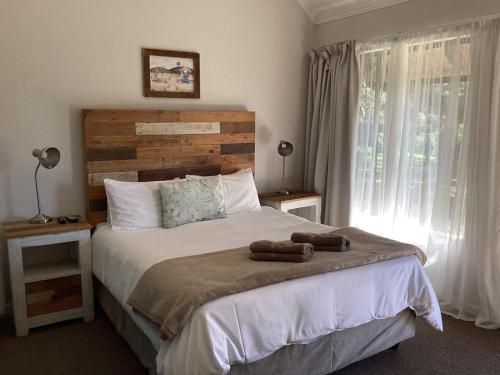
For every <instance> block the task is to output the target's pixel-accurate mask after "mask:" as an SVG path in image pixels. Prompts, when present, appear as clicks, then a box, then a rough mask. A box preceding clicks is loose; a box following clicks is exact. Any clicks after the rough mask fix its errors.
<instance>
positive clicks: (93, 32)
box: [0, 0, 313, 313]
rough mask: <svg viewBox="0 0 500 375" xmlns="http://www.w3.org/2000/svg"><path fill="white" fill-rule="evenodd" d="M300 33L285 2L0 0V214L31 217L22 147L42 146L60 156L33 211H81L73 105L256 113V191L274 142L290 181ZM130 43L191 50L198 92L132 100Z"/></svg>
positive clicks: (301, 17) (297, 178) (306, 36)
mask: <svg viewBox="0 0 500 375" xmlns="http://www.w3.org/2000/svg"><path fill="white" fill-rule="evenodd" d="M312 33H313V26H312V24H311V23H310V22H309V20H308V18H307V17H306V16H305V14H304V12H303V10H302V8H300V6H299V5H298V4H297V2H296V1H295V0H272V1H269V0H211V1H206V0H175V1H171V0H148V1H138V0H105V1H102V0H85V1H67V0H50V1H39V0H30V1H28V0H23V1H19V0H2V2H1V5H0V50H1V58H0V221H3V220H6V219H13V218H26V217H30V216H31V215H33V214H34V213H35V197H34V194H35V191H34V187H33V171H34V168H35V159H34V158H33V157H32V156H31V151H32V149H33V148H35V147H43V146H49V145H50V146H56V147H58V148H59V149H60V151H61V162H60V164H59V165H58V166H57V167H56V168H55V169H53V170H51V171H47V170H41V171H40V172H41V173H40V186H41V199H42V204H43V210H44V211H45V212H46V213H47V214H49V215H61V214H72V213H84V178H83V173H82V170H83V164H82V141H81V138H82V133H81V124H80V109H81V108H153V109H157V108H162V109H222V110H223V109H229V110H251V111H256V115H257V142H256V179H257V184H258V187H259V189H260V190H269V189H275V188H277V187H278V186H279V176H280V172H281V169H280V168H281V161H280V159H279V157H278V155H277V153H276V152H275V146H276V144H277V142H278V141H279V140H280V139H282V138H284V139H288V140H291V141H292V142H294V143H295V144H296V145H297V147H296V152H295V154H294V155H293V156H292V157H291V158H290V163H288V165H289V166H293V168H292V167H290V170H289V171H288V173H289V183H290V185H291V186H292V187H301V186H302V175H303V139H304V129H305V127H304V121H305V105H306V91H307V87H306V81H307V73H306V72H307V57H306V55H307V52H308V50H309V45H310V42H311V40H310V37H311V36H312ZM141 47H149V48H162V49H174V50H175V49H178V50H186V51H197V52H199V53H200V55H201V99H199V100H196V99H162V98H144V97H143V96H142V78H141V69H142V67H141ZM2 245H3V246H2V248H3V251H2V252H3V253H4V254H3V255H4V256H3V259H4V263H5V259H6V257H5V247H4V243H3V242H2ZM1 276H2V275H1V267H0V313H1V312H3V311H4V304H3V295H2V294H3V291H4V288H3V287H2V282H1Z"/></svg>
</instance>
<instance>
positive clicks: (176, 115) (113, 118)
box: [83, 109, 255, 122]
mask: <svg viewBox="0 0 500 375" xmlns="http://www.w3.org/2000/svg"><path fill="white" fill-rule="evenodd" d="M83 116H84V119H85V120H86V121H88V122H130V121H132V122H200V121H218V122H255V112H227V111H222V112H217V111H163V110H88V109H84V110H83Z"/></svg>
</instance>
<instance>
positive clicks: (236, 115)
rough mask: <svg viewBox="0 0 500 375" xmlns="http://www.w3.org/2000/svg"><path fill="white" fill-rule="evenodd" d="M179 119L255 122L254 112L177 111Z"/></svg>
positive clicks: (186, 120)
mask: <svg viewBox="0 0 500 375" xmlns="http://www.w3.org/2000/svg"><path fill="white" fill-rule="evenodd" d="M179 114H180V117H179V121H182V122H196V121H218V122H255V112H203V111H199V112H197V111H192V112H190V111H189V112H179Z"/></svg>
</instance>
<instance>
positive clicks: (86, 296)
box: [78, 230, 94, 322]
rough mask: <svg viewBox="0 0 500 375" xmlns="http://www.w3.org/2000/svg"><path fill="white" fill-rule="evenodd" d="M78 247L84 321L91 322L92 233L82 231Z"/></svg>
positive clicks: (92, 294)
mask: <svg viewBox="0 0 500 375" xmlns="http://www.w3.org/2000/svg"><path fill="white" fill-rule="evenodd" d="M78 245H79V246H78V259H79V262H80V270H81V272H82V301H83V320H84V321H86V322H89V321H91V320H94V293H93V290H92V264H91V263H92V260H91V259H92V258H91V250H90V232H89V231H88V230H82V231H80V241H79V244H78Z"/></svg>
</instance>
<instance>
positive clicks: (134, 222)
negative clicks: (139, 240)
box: [104, 178, 180, 230]
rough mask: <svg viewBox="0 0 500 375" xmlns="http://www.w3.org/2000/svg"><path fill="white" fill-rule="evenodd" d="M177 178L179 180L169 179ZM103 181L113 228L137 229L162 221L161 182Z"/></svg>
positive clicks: (154, 225)
mask: <svg viewBox="0 0 500 375" xmlns="http://www.w3.org/2000/svg"><path fill="white" fill-rule="evenodd" d="M172 181H180V180H172ZM172 181H151V182H124V181H116V180H112V179H109V178H107V179H105V180H104V187H105V189H106V196H107V198H108V222H109V224H110V225H111V228H112V229H113V230H138V229H148V228H156V227H161V226H162V224H163V218H162V208H161V194H160V182H164V183H171V182H172Z"/></svg>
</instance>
